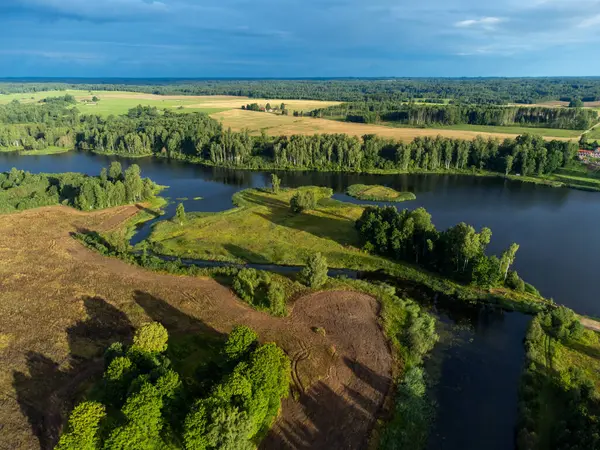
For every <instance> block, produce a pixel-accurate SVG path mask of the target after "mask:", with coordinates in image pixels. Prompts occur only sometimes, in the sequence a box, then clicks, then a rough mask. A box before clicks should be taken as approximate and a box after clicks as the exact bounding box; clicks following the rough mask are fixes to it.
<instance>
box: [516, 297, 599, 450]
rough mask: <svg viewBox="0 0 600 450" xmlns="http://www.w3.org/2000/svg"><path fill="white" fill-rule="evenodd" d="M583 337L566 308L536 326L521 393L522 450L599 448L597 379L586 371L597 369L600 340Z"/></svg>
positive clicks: (531, 330)
mask: <svg viewBox="0 0 600 450" xmlns="http://www.w3.org/2000/svg"><path fill="white" fill-rule="evenodd" d="M585 333H588V334H587V335H586V334H585ZM585 333H584V330H583V328H582V326H581V324H580V323H579V320H578V318H577V316H576V315H575V313H573V311H571V310H569V309H567V308H565V307H559V308H556V309H554V310H551V311H548V312H545V313H540V314H538V315H537V316H536V317H535V318H534V319H533V320H532V322H531V324H530V326H529V330H528V332H527V337H526V339H525V349H526V355H527V360H526V363H525V368H524V370H523V374H522V376H521V385H520V389H519V430H518V434H517V448H518V449H519V450H530V449H532V450H533V449H541V448H560V449H568V450H578V449H584V448H585V449H594V448H598V447H599V446H600V427H599V425H598V416H599V415H600V407H599V405H598V401H597V398H598V391H597V388H596V384H597V373H595V372H594V371H590V370H588V367H587V366H589V365H590V364H594V363H597V358H598V356H597V354H598V351H597V346H598V337H597V335H596V334H595V333H593V332H591V331H587V332H585ZM584 369H585V371H584ZM590 374H591V376H592V377H593V379H592V378H590Z"/></svg>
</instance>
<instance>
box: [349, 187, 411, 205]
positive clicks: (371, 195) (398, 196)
mask: <svg viewBox="0 0 600 450" xmlns="http://www.w3.org/2000/svg"><path fill="white" fill-rule="evenodd" d="M346 193H347V194H348V195H349V196H350V197H354V198H357V199H359V200H367V201H374V202H405V201H408V200H415V199H416V198H417V197H416V195H415V194H413V193H412V192H397V191H395V190H394V189H392V188H389V187H385V186H378V185H366V184H353V185H351V186H349V187H348V189H347V190H346Z"/></svg>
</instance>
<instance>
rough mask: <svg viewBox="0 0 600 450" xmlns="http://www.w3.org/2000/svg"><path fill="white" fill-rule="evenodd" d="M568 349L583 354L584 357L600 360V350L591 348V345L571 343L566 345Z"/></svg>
mask: <svg viewBox="0 0 600 450" xmlns="http://www.w3.org/2000/svg"><path fill="white" fill-rule="evenodd" d="M564 345H565V346H566V347H568V348H570V349H571V350H573V351H576V352H579V353H583V354H584V355H587V356H589V357H590V358H594V359H596V360H600V349H598V348H594V347H590V346H589V345H585V344H582V343H581V342H575V341H569V342H566V343H565V344H564Z"/></svg>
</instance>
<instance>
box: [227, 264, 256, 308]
mask: <svg viewBox="0 0 600 450" xmlns="http://www.w3.org/2000/svg"><path fill="white" fill-rule="evenodd" d="M260 281H261V279H260V276H259V273H258V271H256V270H254V269H242V270H240V271H239V272H238V274H237V275H236V277H235V278H234V280H233V290H234V291H235V293H236V294H237V295H238V296H239V297H240V298H241V299H242V300H245V301H246V302H248V303H253V302H254V295H255V292H256V290H257V288H258V286H259V285H260Z"/></svg>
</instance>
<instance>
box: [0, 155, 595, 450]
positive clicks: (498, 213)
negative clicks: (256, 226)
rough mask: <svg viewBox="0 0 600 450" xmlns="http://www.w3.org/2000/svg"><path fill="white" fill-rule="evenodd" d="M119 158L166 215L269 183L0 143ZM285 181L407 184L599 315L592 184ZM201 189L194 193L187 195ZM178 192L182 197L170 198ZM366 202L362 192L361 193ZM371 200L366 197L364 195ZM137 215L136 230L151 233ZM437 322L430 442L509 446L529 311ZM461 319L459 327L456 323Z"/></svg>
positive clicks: (76, 163) (26, 163)
mask: <svg viewBox="0 0 600 450" xmlns="http://www.w3.org/2000/svg"><path fill="white" fill-rule="evenodd" d="M116 159H118V160H119V161H121V163H122V164H123V166H124V167H126V166H128V165H129V164H130V163H133V162H135V163H136V164H138V165H139V166H140V167H141V168H142V175H143V176H147V177H150V178H152V179H153V180H154V181H156V182H157V183H159V184H163V185H167V186H169V188H168V189H167V190H166V191H164V193H163V195H164V196H166V197H169V198H170V199H171V203H170V204H169V206H168V207H167V209H166V215H165V216H163V218H165V217H166V218H169V217H171V216H172V215H173V214H174V212H175V206H176V203H177V202H179V201H182V202H183V203H184V205H185V208H186V210H187V211H222V210H225V209H228V208H230V207H231V206H232V203H231V196H232V195H233V194H234V193H235V192H237V191H239V190H241V189H245V188H248V187H262V186H266V185H267V184H268V183H269V180H270V173H266V172H251V171H243V170H227V169H218V168H207V167H202V166H197V165H192V164H186V163H182V162H175V161H167V160H156V159H151V158H144V159H136V160H127V159H123V158H116V157H107V156H99V155H93V154H90V153H78V152H70V153H66V154H62V155H48V156H39V157H38V156H18V155H17V154H7V153H0V171H4V170H9V169H10V168H11V167H17V168H19V169H25V170H29V171H31V172H67V171H72V172H83V173H87V174H90V175H97V174H98V173H99V172H100V169H101V168H102V167H106V166H107V165H108V164H109V163H110V161H112V160H116ZM279 176H280V177H281V178H282V185H283V186H288V187H296V186H302V185H319V186H328V187H331V188H332V189H333V190H334V192H335V196H334V197H335V198H337V199H339V200H343V201H351V202H355V200H354V199H352V198H350V197H348V196H346V195H345V194H344V191H345V190H346V188H347V187H348V186H349V185H351V184H355V183H364V184H383V185H387V186H390V187H393V188H395V189H397V190H402V191H412V192H414V193H415V194H416V196H417V200H415V201H411V202H406V203H401V204H399V207H401V208H416V207H419V206H423V207H425V208H426V209H427V210H428V211H429V212H430V213H431V214H432V217H433V222H434V223H435V224H436V225H437V227H438V228H440V229H443V228H446V227H449V226H452V225H454V224H456V223H458V222H461V221H464V222H466V223H468V224H471V225H473V226H475V227H476V228H480V227H483V226H487V227H490V228H491V229H492V232H493V237H492V243H491V245H490V250H491V251H492V252H495V253H497V254H500V253H501V252H502V250H504V249H505V248H507V247H508V245H509V244H510V243H512V242H517V243H518V244H520V246H521V248H520V250H519V252H518V254H517V261H516V264H515V268H516V270H517V271H518V272H519V274H520V275H521V276H522V277H523V278H524V279H525V280H526V281H528V282H530V283H532V284H533V285H535V286H536V287H537V288H538V289H539V290H540V291H541V292H542V294H543V295H545V296H547V297H552V298H554V299H555V300H556V301H557V302H559V303H563V304H565V305H567V306H569V307H570V308H573V309H575V310H576V311H578V312H580V313H584V314H590V315H598V316H600V302H599V301H597V299H596V297H597V295H596V284H595V273H596V270H597V269H598V266H596V264H597V263H598V258H597V255H598V254H600V239H598V238H597V237H596V234H597V232H596V230H597V229H599V228H600V194H599V193H591V192H583V191H576V190H570V189H563V188H551V187H546V186H536V185H531V184H525V183H520V182H511V181H508V180H503V179H501V178H477V177H468V176H452V175H381V176H378V175H357V174H341V173H314V172H309V173H303V172H283V173H279ZM194 197H202V198H203V200H193V198H194ZM182 198H187V200H177V199H182ZM360 203H370V202H360ZM371 203H372V202H371ZM157 220H162V219H161V218H159V219H157ZM149 229H150V227H149V226H145V227H144V228H143V229H142V230H141V232H140V233H138V235H136V238H135V239H136V241H139V240H141V239H143V238H145V237H146V236H147V235H148V233H149ZM438 313H439V316H440V318H441V319H442V320H443V321H444V323H445V324H446V325H445V328H446V331H445V332H444V333H443V334H444V339H443V342H442V343H441V344H440V345H438V347H437V348H436V349H435V351H434V358H432V361H431V363H430V364H431V365H434V366H436V369H435V370H437V372H438V374H439V381H438V383H437V385H436V387H435V388H434V389H433V390H432V391H433V396H434V397H435V398H436V400H437V402H438V403H439V407H438V410H437V413H438V414H437V420H436V423H435V426H434V427H433V430H432V434H431V439H430V446H429V447H430V448H431V449H435V450H437V449H451V450H454V449H461V450H469V449H473V450H475V449H477V450H478V449H483V448H485V449H492V450H493V449H498V450H503V449H510V448H513V447H514V445H513V442H514V426H515V423H516V414H517V387H518V379H519V374H520V371H521V367H522V363H523V358H524V354H523V346H522V340H523V338H524V335H525V330H526V328H527V324H528V322H529V320H530V317H528V316H525V315H523V314H519V313H505V312H502V311H493V310H490V309H489V308H471V309H469V310H462V311H460V312H456V311H454V312H452V313H449V312H448V311H443V310H441V311H438ZM457 326H458V329H457Z"/></svg>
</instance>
